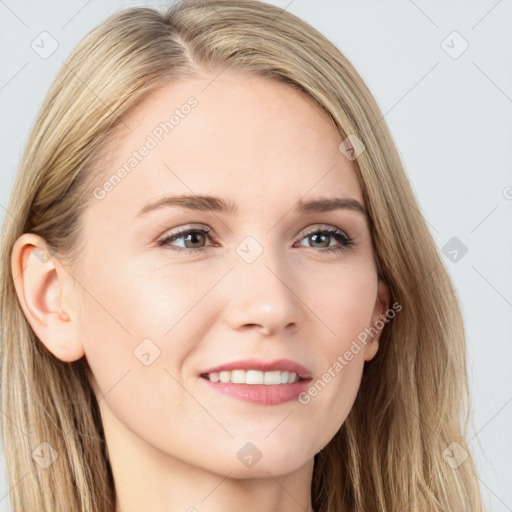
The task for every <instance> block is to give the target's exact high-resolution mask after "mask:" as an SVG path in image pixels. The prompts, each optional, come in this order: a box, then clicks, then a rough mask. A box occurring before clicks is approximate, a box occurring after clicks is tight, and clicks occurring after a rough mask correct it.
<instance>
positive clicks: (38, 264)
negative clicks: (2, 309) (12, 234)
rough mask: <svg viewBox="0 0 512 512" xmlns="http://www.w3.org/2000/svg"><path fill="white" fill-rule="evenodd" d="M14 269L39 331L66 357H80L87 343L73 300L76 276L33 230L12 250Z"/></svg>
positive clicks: (27, 312) (23, 300)
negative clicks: (83, 342) (85, 342)
mask: <svg viewBox="0 0 512 512" xmlns="http://www.w3.org/2000/svg"><path fill="white" fill-rule="evenodd" d="M11 272H12V275H13V279H14V287H15V289H16V294H17V296H18V300H19V303H20V305H21V308H22V310H23V313H24V314H25V317H26V319H27V321H28V322H29V324H30V326H31V327H32V330H33V331H34V333H35V335H36V336H37V337H38V338H39V340H40V341H41V342H42V343H43V344H44V345H45V346H46V348H47V349H48V350H49V351H50V352H51V353H52V354H53V355H54V356H56V357H57V358H59V359H61V360H62V361H66V362H71V361H76V360H77V359H80V358H81V357H82V356H83V355H84V347H83V345H82V343H81V342H80V330H79V322H78V320H79V319H78V317H77V314H76V311H75V309H74V308H73V305H74V302H72V300H73V299H74V298H75V297H74V295H73V293H72V292H73V287H72V281H73V279H72V277H71V276H70V274H69V273H68V272H67V271H66V270H65V269H64V267H63V266H62V265H61V264H60V263H59V262H58V260H57V259H56V258H54V257H52V256H51V255H50V251H49V249H48V246H47V244H46V242H45V240H44V239H43V238H41V237H40V236H38V235H35V234H33V233H24V234H22V235H21V236H20V237H19V238H18V240H16V242H15V244H14V247H13V250H12V255H11ZM68 298H70V300H68Z"/></svg>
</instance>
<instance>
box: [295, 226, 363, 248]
mask: <svg viewBox="0 0 512 512" xmlns="http://www.w3.org/2000/svg"><path fill="white" fill-rule="evenodd" d="M304 239H308V240H310V242H311V243H312V244H313V245H312V246H311V247H320V251H319V252H341V251H345V250H347V249H348V248H349V247H350V246H352V245H354V241H353V239H352V238H351V237H349V236H348V235H347V234H346V233H345V232H343V231H341V229H337V228H316V229H313V230H311V231H309V232H307V233H306V236H305V237H304V238H302V239H301V240H304ZM335 240H338V242H339V244H338V245H334V246H332V247H331V245H330V243H331V242H332V241H335ZM315 244H319V245H315ZM300 245H302V244H300Z"/></svg>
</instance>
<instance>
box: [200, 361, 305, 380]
mask: <svg viewBox="0 0 512 512" xmlns="http://www.w3.org/2000/svg"><path fill="white" fill-rule="evenodd" d="M231 370H260V371H262V372H272V371H276V370H283V371H289V372H295V373H296V374H297V375H298V376H299V377H300V378H301V379H310V378H311V372H310V371H309V370H308V369H307V368H306V367H305V366H302V365H301V364H299V363H297V362H295V361H292V360H291V359H273V360H271V361H265V360H263V359H244V360H241V361H233V362H232V363H226V364H221V365H219V366H215V367H213V368H209V369H208V370H205V371H203V372H201V375H206V374H209V373H216V372H222V371H231Z"/></svg>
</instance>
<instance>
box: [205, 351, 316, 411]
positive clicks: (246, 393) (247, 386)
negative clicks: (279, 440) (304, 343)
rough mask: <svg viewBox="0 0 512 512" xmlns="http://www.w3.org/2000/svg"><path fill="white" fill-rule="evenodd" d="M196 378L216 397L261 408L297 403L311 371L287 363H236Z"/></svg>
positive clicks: (298, 365) (257, 361)
mask: <svg viewBox="0 0 512 512" xmlns="http://www.w3.org/2000/svg"><path fill="white" fill-rule="evenodd" d="M199 377H201V379H203V380H204V381H206V383H207V384H208V385H209V387H210V388H211V389H214V390H215V391H217V392H219V393H222V394H224V395H227V396H229V397H232V398H237V399H239V400H244V401H248V402H252V403H259V404H264V405H277V404H281V403H284V402H287V401H290V400H293V399H296V398H297V396H298V395H299V394H300V393H301V392H302V391H303V390H304V389H306V388H307V386H308V383H309V381H311V373H310V371H309V370H308V369H307V368H305V367H304V366H302V365H300V364H299V363H296V362H295V361H291V360H289V359H279V360H274V361H262V360H256V359H251V360H245V361H237V362H233V363H229V364H225V365H221V366H217V367H215V368H210V369H209V370H207V371H204V372H201V373H200V374H199Z"/></svg>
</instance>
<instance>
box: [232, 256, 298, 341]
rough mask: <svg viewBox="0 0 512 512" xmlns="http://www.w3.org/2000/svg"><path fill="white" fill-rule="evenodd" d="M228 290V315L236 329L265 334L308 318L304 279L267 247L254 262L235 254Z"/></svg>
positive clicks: (283, 328) (292, 326)
mask: <svg viewBox="0 0 512 512" xmlns="http://www.w3.org/2000/svg"><path fill="white" fill-rule="evenodd" d="M233 262H234V267H235V268H234V269H233V270H232V271H231V272H230V276H229V279H228V281H229V282H227V283H225V288H224V289H225V290H226V291H225V293H226V294H228V297H227V300H226V302H225V304H226V307H225V309H224V318H225V320H226V322H227V323H228V324H229V326H230V327H231V328H232V329H234V330H239V331H240V330H257V331H258V332H260V333H261V334H263V335H266V336H271V335H279V334H280V333H281V334H283V333H284V332H287V333H289V332H292V331H293V330H294V329H296V328H297V327H298V325H299V321H300V319H302V318H304V316H305V315H304V311H303V307H304V302H303V300H301V297H300V295H301V289H300V282H299V280H298V279H297V278H296V277H295V276H294V272H293V269H291V268H290V267H289V266H288V267H287V266H286V265H285V264H284V261H283V258H282V257H281V256H280V255H279V254H278V253H277V251H275V250H274V251H271V250H269V249H268V248H266V249H265V250H264V251H263V253H262V254H261V255H260V256H259V257H258V258H257V259H256V260H255V261H253V262H252V263H249V262H247V261H245V260H244V259H243V258H242V257H238V255H235V257H234V259H233Z"/></svg>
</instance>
